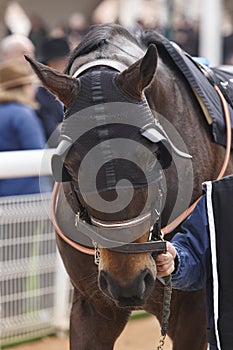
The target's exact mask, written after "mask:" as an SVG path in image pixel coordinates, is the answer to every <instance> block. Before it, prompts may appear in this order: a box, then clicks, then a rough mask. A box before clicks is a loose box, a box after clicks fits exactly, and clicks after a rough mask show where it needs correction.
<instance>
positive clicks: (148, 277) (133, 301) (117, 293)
mask: <svg viewBox="0 0 233 350" xmlns="http://www.w3.org/2000/svg"><path fill="white" fill-rule="evenodd" d="M154 282H155V278H154V276H153V274H152V272H151V271H150V270H149V269H148V268H146V269H144V270H143V271H141V272H140V273H139V274H138V275H137V277H136V278H135V279H134V280H131V279H130V281H125V279H123V276H122V281H121V282H118V281H116V280H114V279H113V278H112V277H111V276H110V274H109V273H108V272H106V271H104V270H101V271H100V273H99V287H100V289H101V290H102V291H103V293H104V294H106V295H108V296H109V297H110V298H111V299H114V300H115V301H116V302H117V304H118V305H119V306H121V307H124V306H141V305H143V304H144V302H145V299H146V297H147V296H148V295H149V294H150V292H151V291H152V289H153V287H154Z"/></svg>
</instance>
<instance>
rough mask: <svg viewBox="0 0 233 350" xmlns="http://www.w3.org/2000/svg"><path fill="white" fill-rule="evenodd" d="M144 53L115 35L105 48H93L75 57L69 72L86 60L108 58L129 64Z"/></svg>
mask: <svg viewBox="0 0 233 350" xmlns="http://www.w3.org/2000/svg"><path fill="white" fill-rule="evenodd" d="M143 55H144V51H143V50H142V49H141V48H140V47H139V46H138V45H136V44H135V43H133V42H131V41H129V40H126V39H125V38H123V37H122V36H121V35H116V36H115V37H114V38H113V40H111V41H110V42H108V43H107V45H106V48H105V50H103V49H102V48H101V49H100V50H95V51H92V52H89V53H88V54H85V55H83V56H79V57H77V58H76V59H75V60H74V62H73V64H72V67H71V69H70V74H71V75H73V74H74V73H75V71H76V70H77V69H78V68H79V67H81V66H82V65H83V64H85V63H87V62H92V61H94V60H95V59H101V58H108V59H112V60H116V61H119V62H121V63H123V64H125V65H126V66H130V65H131V64H133V63H134V62H135V61H137V60H138V59H139V58H141V57H142V56H143Z"/></svg>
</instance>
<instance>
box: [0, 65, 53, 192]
mask: <svg viewBox="0 0 233 350" xmlns="http://www.w3.org/2000/svg"><path fill="white" fill-rule="evenodd" d="M36 83H37V78H36V76H35V75H34V73H33V72H32V70H31V68H30V67H29V66H27V65H26V64H25V63H23V62H22V61H21V60H19V61H13V60H10V61H8V62H4V63H2V64H1V65H0V121H1V122H0V151H2V152H4V151H17V150H30V149H43V148H44V147H45V135H44V131H43V128H42V126H41V123H40V120H39V119H38V117H37V114H36V112H35V108H37V102H36V100H35V93H36V88H37V87H36ZM47 190H48V188H46V191H47ZM40 191H41V189H40V181H39V177H27V178H12V179H1V180H0V196H11V195H20V194H29V193H37V192H40Z"/></svg>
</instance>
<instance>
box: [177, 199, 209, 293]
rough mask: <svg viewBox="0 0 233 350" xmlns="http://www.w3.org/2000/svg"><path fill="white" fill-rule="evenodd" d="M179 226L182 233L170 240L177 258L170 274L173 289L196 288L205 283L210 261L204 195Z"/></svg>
mask: <svg viewBox="0 0 233 350" xmlns="http://www.w3.org/2000/svg"><path fill="white" fill-rule="evenodd" d="M181 228H182V233H177V234H176V235H175V236H174V237H173V239H172V241H171V242H172V244H173V245H174V247H175V248H176V251H177V260H178V261H177V267H176V270H175V272H174V273H173V274H172V285H173V288H175V289H181V290H186V291H191V290H197V289H200V288H202V287H203V286H204V284H205V281H206V277H207V271H208V262H209V261H210V260H209V254H210V245H209V228H208V219H207V211H206V197H205V195H204V196H203V197H202V198H201V199H200V201H199V202H198V204H197V206H196V208H195V209H194V211H193V213H192V214H191V215H190V216H189V217H188V218H187V219H186V221H185V222H184V223H183V225H182V226H181Z"/></svg>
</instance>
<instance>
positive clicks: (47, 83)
mask: <svg viewBox="0 0 233 350" xmlns="http://www.w3.org/2000/svg"><path fill="white" fill-rule="evenodd" d="M25 59H26V60H27V61H28V62H29V63H30V65H31V67H32V69H33V70H34V72H35V73H36V75H37V76H38V78H39V79H40V80H41V82H42V84H43V85H44V87H45V88H47V89H48V90H49V91H50V92H52V94H54V95H56V96H57V97H58V99H59V100H60V101H61V102H62V103H63V104H64V105H65V106H66V107H67V108H68V107H70V106H71V105H72V102H73V101H74V98H75V96H76V94H77V89H78V80H77V79H74V78H72V77H70V76H69V75H67V74H62V73H60V72H58V71H56V70H55V69H52V68H50V67H48V66H45V65H44V64H42V63H39V62H37V61H36V60H34V59H33V58H31V57H30V56H28V55H25Z"/></svg>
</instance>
